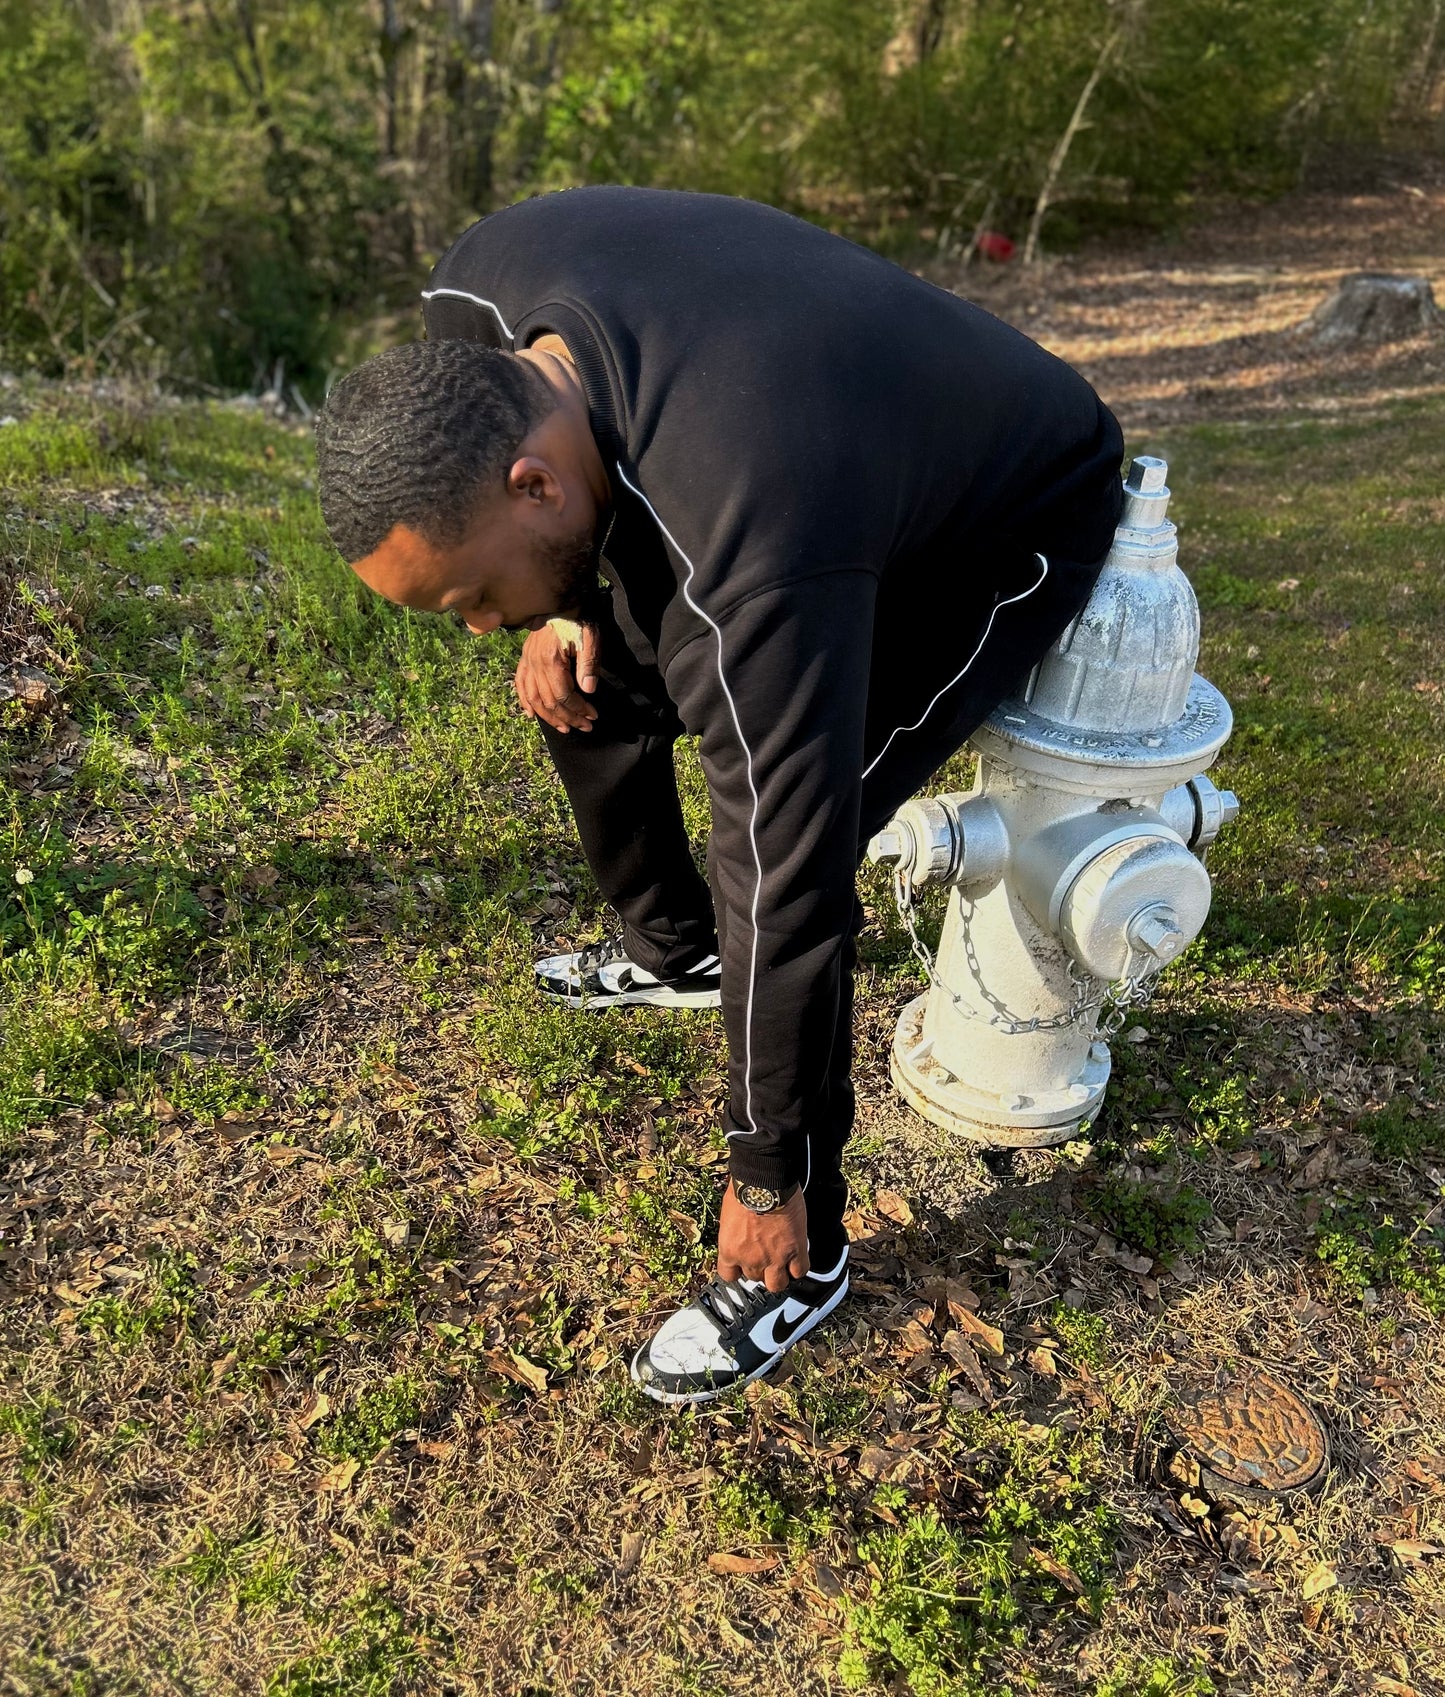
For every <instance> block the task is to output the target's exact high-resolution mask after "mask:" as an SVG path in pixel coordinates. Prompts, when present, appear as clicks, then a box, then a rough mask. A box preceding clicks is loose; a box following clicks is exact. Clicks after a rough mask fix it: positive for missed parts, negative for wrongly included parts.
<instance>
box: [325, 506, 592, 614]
mask: <svg viewBox="0 0 1445 1697" xmlns="http://www.w3.org/2000/svg"><path fill="white" fill-rule="evenodd" d="M569 505H570V506H572V507H574V508H575V507H577V506H585V503H579V502H572V503H569ZM567 516H570V515H565V516H564V514H563V513H561V512H559V511H558V510H557V506H556V504H555V502H554V501H552V500H549V499H548V498H547V493H546V491H545V490H541V491H538V490H533V491H531V492H530V493H529V492H528V490H527V489H525V488H523V489H520V490H516V491H514V490H512V489H510V488H509V489H508V490H507V492H506V493H505V494H496V495H492V496H488V497H487V498H486V499H485V500H484V501H483V503H482V505H481V507H480V509H479V510H478V512H477V514H476V516H475V517H474V518H473V520H472V522H471V524H470V525H469V526H468V528H467V532H466V534H465V535H464V536H463V537H462V539H461V541H460V542H457V543H455V544H453V545H452V546H451V547H438V546H437V545H436V544H435V543H432V542H428V541H427V540H426V538H425V537H423V536H422V535H420V534H419V533H418V532H417V531H415V530H412V529H411V528H410V526H408V525H401V524H399V525H395V526H393V528H392V530H391V532H390V533H389V534H388V536H387V537H386V539H385V540H384V541H383V542H382V543H381V545H380V546H379V547H378V548H377V549H376V550H375V551H374V552H373V553H371V554H368V555H367V556H366V558H365V559H362V560H357V561H354V562H353V564H352V570H353V571H354V572H355V573H356V575H357V576H358V577H359V578H360V579H361V580H362V582H363V583H365V584H366V585H367V586H368V587H369V588H371V589H374V590H375V591H376V592H377V594H378V595H384V596H385V597H386V598H387V600H388V601H395V602H396V603H398V605H400V606H403V607H415V608H417V609H419V610H420V611H423V612H428V613H455V614H456V615H457V616H458V617H459V618H460V619H461V620H462V622H463V623H464V624H465V625H466V627H467V629H468V630H470V631H473V632H475V634H476V635H478V636H486V635H488V634H490V633H491V632H492V631H494V630H539V629H540V628H541V627H542V626H543V625H544V624H545V623H546V622H547V620H548V619H550V618H555V617H557V616H559V615H564V616H565V615H574V616H575V614H576V613H577V611H578V610H579V607H580V604H581V600H582V595H583V592H584V590H586V589H587V588H588V586H589V585H590V584H591V583H592V582H593V580H594V578H595V576H596V571H597V556H598V552H599V548H598V542H597V534H596V533H597V520H596V514H595V512H591V513H587V514H585V515H581V518H582V522H577V523H574V524H572V525H571V526H570V527H569V525H568V524H567V522H566V517H567Z"/></svg>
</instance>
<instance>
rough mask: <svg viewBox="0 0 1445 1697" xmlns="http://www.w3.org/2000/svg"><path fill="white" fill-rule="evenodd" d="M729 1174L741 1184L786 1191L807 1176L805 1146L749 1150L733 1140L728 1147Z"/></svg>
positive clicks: (737, 1140)
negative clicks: (759, 1185)
mask: <svg viewBox="0 0 1445 1697" xmlns="http://www.w3.org/2000/svg"><path fill="white" fill-rule="evenodd" d="M728 1171H729V1172H730V1173H731V1174H732V1176H733V1178H734V1179H735V1180H736V1181H737V1182H738V1183H739V1184H761V1185H766V1186H767V1188H768V1189H769V1190H786V1189H787V1187H788V1186H789V1185H790V1184H801V1183H802V1182H803V1180H804V1179H805V1178H807V1176H808V1151H807V1148H806V1146H805V1147H803V1148H801V1149H799V1150H797V1151H792V1150H788V1149H750V1148H748V1146H747V1144H746V1143H743V1142H741V1141H740V1140H739V1139H736V1138H734V1139H733V1141H732V1142H731V1143H730V1144H729V1145H728Z"/></svg>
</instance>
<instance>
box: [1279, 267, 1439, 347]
mask: <svg viewBox="0 0 1445 1697" xmlns="http://www.w3.org/2000/svg"><path fill="white" fill-rule="evenodd" d="M1439 323H1440V309H1439V307H1437V306H1436V304H1435V296H1434V293H1433V291H1432V290H1431V288H1430V283H1429V280H1428V279H1427V278H1425V277H1395V276H1391V275H1390V274H1389V273H1388V272H1382V271H1357V272H1356V273H1355V274H1354V276H1352V277H1346V278H1344V279H1343V280H1342V281H1341V283H1340V286H1339V288H1338V289H1336V290H1335V292H1334V294H1332V295H1331V296H1330V297H1329V299H1328V300H1325V301H1321V303H1320V304H1319V305H1318V306H1317V307H1316V308H1315V310H1314V311H1313V312H1312V313H1311V314H1310V315H1309V317H1308V318H1307V319H1306V320H1305V321H1304V323H1303V324H1302V325H1301V326H1300V328H1301V329H1302V330H1303V331H1304V333H1305V334H1306V335H1307V336H1309V337H1310V339H1311V340H1312V341H1313V342H1315V343H1317V344H1318V345H1319V346H1321V347H1340V346H1342V345H1344V344H1346V343H1365V342H1400V341H1404V340H1405V338H1406V337H1408V336H1418V335H1419V334H1420V333H1421V332H1422V331H1424V330H1433V329H1435V328H1436V327H1437V326H1438V325H1439Z"/></svg>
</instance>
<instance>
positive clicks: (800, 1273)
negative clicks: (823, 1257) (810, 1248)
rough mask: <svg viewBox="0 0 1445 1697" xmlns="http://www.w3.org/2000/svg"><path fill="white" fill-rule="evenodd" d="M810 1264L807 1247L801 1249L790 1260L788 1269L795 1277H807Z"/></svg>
mask: <svg viewBox="0 0 1445 1697" xmlns="http://www.w3.org/2000/svg"><path fill="white" fill-rule="evenodd" d="M808 1266H809V1262H808V1252H807V1250H806V1249H801V1250H799V1251H798V1253H797V1254H796V1255H794V1256H793V1258H792V1260H791V1261H789V1262H788V1271H789V1272H790V1273H791V1274H792V1276H793V1277H794V1278H795V1279H801V1278H806V1277H807V1272H808Z"/></svg>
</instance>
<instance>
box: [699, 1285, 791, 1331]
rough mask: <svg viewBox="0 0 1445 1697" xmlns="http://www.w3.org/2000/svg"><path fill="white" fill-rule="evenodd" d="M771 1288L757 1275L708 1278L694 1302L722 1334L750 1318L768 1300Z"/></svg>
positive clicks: (770, 1296) (770, 1297) (771, 1293)
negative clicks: (733, 1277) (745, 1277)
mask: <svg viewBox="0 0 1445 1697" xmlns="http://www.w3.org/2000/svg"><path fill="white" fill-rule="evenodd" d="M772 1296H773V1292H772V1291H770V1290H769V1289H768V1287H767V1286H766V1285H765V1284H763V1283H762V1282H761V1281H760V1280H757V1279H722V1278H712V1279H709V1280H708V1282H707V1284H705V1285H704V1286H703V1289H702V1293H701V1295H700V1296H699V1297H698V1299H697V1306H698V1307H699V1308H701V1309H702V1311H703V1313H704V1314H706V1315H707V1317H708V1318H709V1319H710V1320H712V1321H713V1322H714V1324H715V1325H716V1326H717V1329H718V1331H719V1332H721V1333H722V1334H724V1335H726V1334H727V1333H728V1332H730V1331H732V1330H734V1329H735V1328H736V1327H737V1326H739V1325H740V1324H741V1323H742V1322H744V1321H746V1320H751V1319H752V1318H753V1317H754V1316H755V1315H756V1314H758V1313H759V1312H760V1311H761V1310H762V1309H763V1308H765V1307H766V1306H767V1304H768V1303H769V1302H770V1301H771V1300H772Z"/></svg>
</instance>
